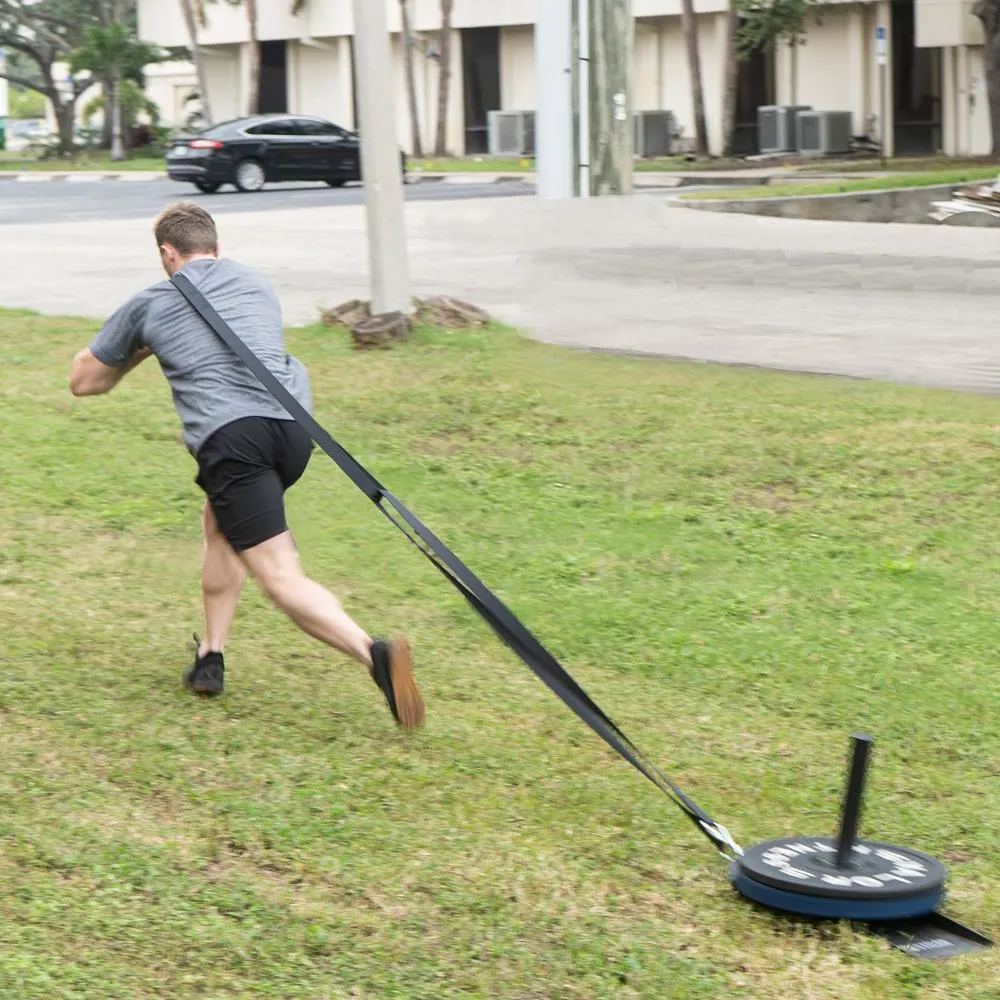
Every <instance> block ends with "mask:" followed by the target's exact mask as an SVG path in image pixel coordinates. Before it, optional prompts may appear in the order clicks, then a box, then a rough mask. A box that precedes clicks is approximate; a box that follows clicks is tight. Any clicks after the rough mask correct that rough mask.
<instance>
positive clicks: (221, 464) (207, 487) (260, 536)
mask: <svg viewBox="0 0 1000 1000" xmlns="http://www.w3.org/2000/svg"><path fill="white" fill-rule="evenodd" d="M311 454H312V438H310V437H309V435H308V434H307V433H306V432H305V431H304V430H303V429H302V428H301V427H300V426H299V425H298V424H297V423H296V422H295V421H294V420H275V419H272V418H270V417H246V418H244V419H242V420H235V421H233V423H231V424H226V426H225V427H220V428H219V430H217V431H216V432H215V433H214V434H212V435H211V437H209V439H208V440H207V441H206V442H205V443H204V444H203V445H202V446H201V449H200V450H199V452H198V477H197V479H195V482H196V483H197V484H198V485H199V486H200V487H201V488H202V489H203V490H204V491H205V495H206V496H207V497H208V502H209V503H210V504H211V506H212V510H213V512H214V513H215V519H216V521H218V523H219V530H220V531H221V532H222V534H223V536H224V537H225V538H226V540H227V541H228V542H229V544H230V545H232V547H233V548H234V549H235V550H236V551H237V552H243V551H245V550H246V549H252V548H253V547H254V546H255V545H260V544H261V542H266V541H267V540H268V539H269V538H274V537H275V536H277V535H280V534H282V533H283V532H285V531H287V530H288V523H287V522H286V520H285V491H286V490H287V489H289V488H290V487H292V486H294V485H295V483H297V482H298V481H299V479H300V478H301V477H302V473H303V472H305V471H306V466H307V465H308V464H309V456H310V455H311Z"/></svg>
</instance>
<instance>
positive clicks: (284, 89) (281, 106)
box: [259, 41, 288, 115]
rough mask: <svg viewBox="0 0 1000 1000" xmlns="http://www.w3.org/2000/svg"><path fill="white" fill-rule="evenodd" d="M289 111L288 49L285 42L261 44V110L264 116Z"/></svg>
mask: <svg viewBox="0 0 1000 1000" xmlns="http://www.w3.org/2000/svg"><path fill="white" fill-rule="evenodd" d="M287 110H288V49H287V46H286V45H285V42H284V41H278V42H261V43H260V108H259V111H260V113H261V114H262V115H267V114H282V113H284V112H286V111H287Z"/></svg>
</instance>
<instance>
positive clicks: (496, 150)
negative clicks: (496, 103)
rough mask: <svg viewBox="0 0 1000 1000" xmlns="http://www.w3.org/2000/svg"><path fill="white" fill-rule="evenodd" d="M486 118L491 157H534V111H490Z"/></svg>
mask: <svg viewBox="0 0 1000 1000" xmlns="http://www.w3.org/2000/svg"><path fill="white" fill-rule="evenodd" d="M487 118H488V121H489V129H490V147H489V148H490V155H491V156H534V155H535V112H534V111H491V112H489V114H488V115H487Z"/></svg>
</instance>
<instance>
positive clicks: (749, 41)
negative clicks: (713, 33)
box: [736, 0, 814, 104]
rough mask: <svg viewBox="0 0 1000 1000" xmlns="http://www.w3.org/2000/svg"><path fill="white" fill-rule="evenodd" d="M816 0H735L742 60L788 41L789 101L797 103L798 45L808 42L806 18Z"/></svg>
mask: <svg viewBox="0 0 1000 1000" xmlns="http://www.w3.org/2000/svg"><path fill="white" fill-rule="evenodd" d="M813 2H814V0H736V3H737V9H738V11H739V14H740V18H741V20H742V25H741V26H740V30H739V46H738V47H739V54H740V58H741V59H749V58H750V56H751V55H752V54H753V53H754V52H757V51H759V50H761V49H771V48H773V47H774V46H775V45H777V44H778V43H779V42H785V43H787V45H788V47H789V49H790V50H791V56H792V93H791V94H790V95H789V103H791V104H794V103H795V102H796V95H795V90H796V86H797V81H798V72H797V69H796V62H797V55H798V47H799V46H800V45H802V44H804V42H805V38H804V37H803V36H804V35H805V20H806V13H807V12H808V10H809V6H810V4H811V3H813Z"/></svg>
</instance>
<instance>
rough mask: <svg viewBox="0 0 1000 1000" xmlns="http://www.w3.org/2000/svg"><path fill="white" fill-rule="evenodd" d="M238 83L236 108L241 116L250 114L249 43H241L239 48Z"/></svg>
mask: <svg viewBox="0 0 1000 1000" xmlns="http://www.w3.org/2000/svg"><path fill="white" fill-rule="evenodd" d="M237 58H238V61H239V69H238V73H239V83H238V85H237V90H236V106H237V107H238V108H239V109H240V114H241V115H246V114H249V113H250V103H249V102H250V43H249V42H241V43H240V47H239V55H238V57H237Z"/></svg>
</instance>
